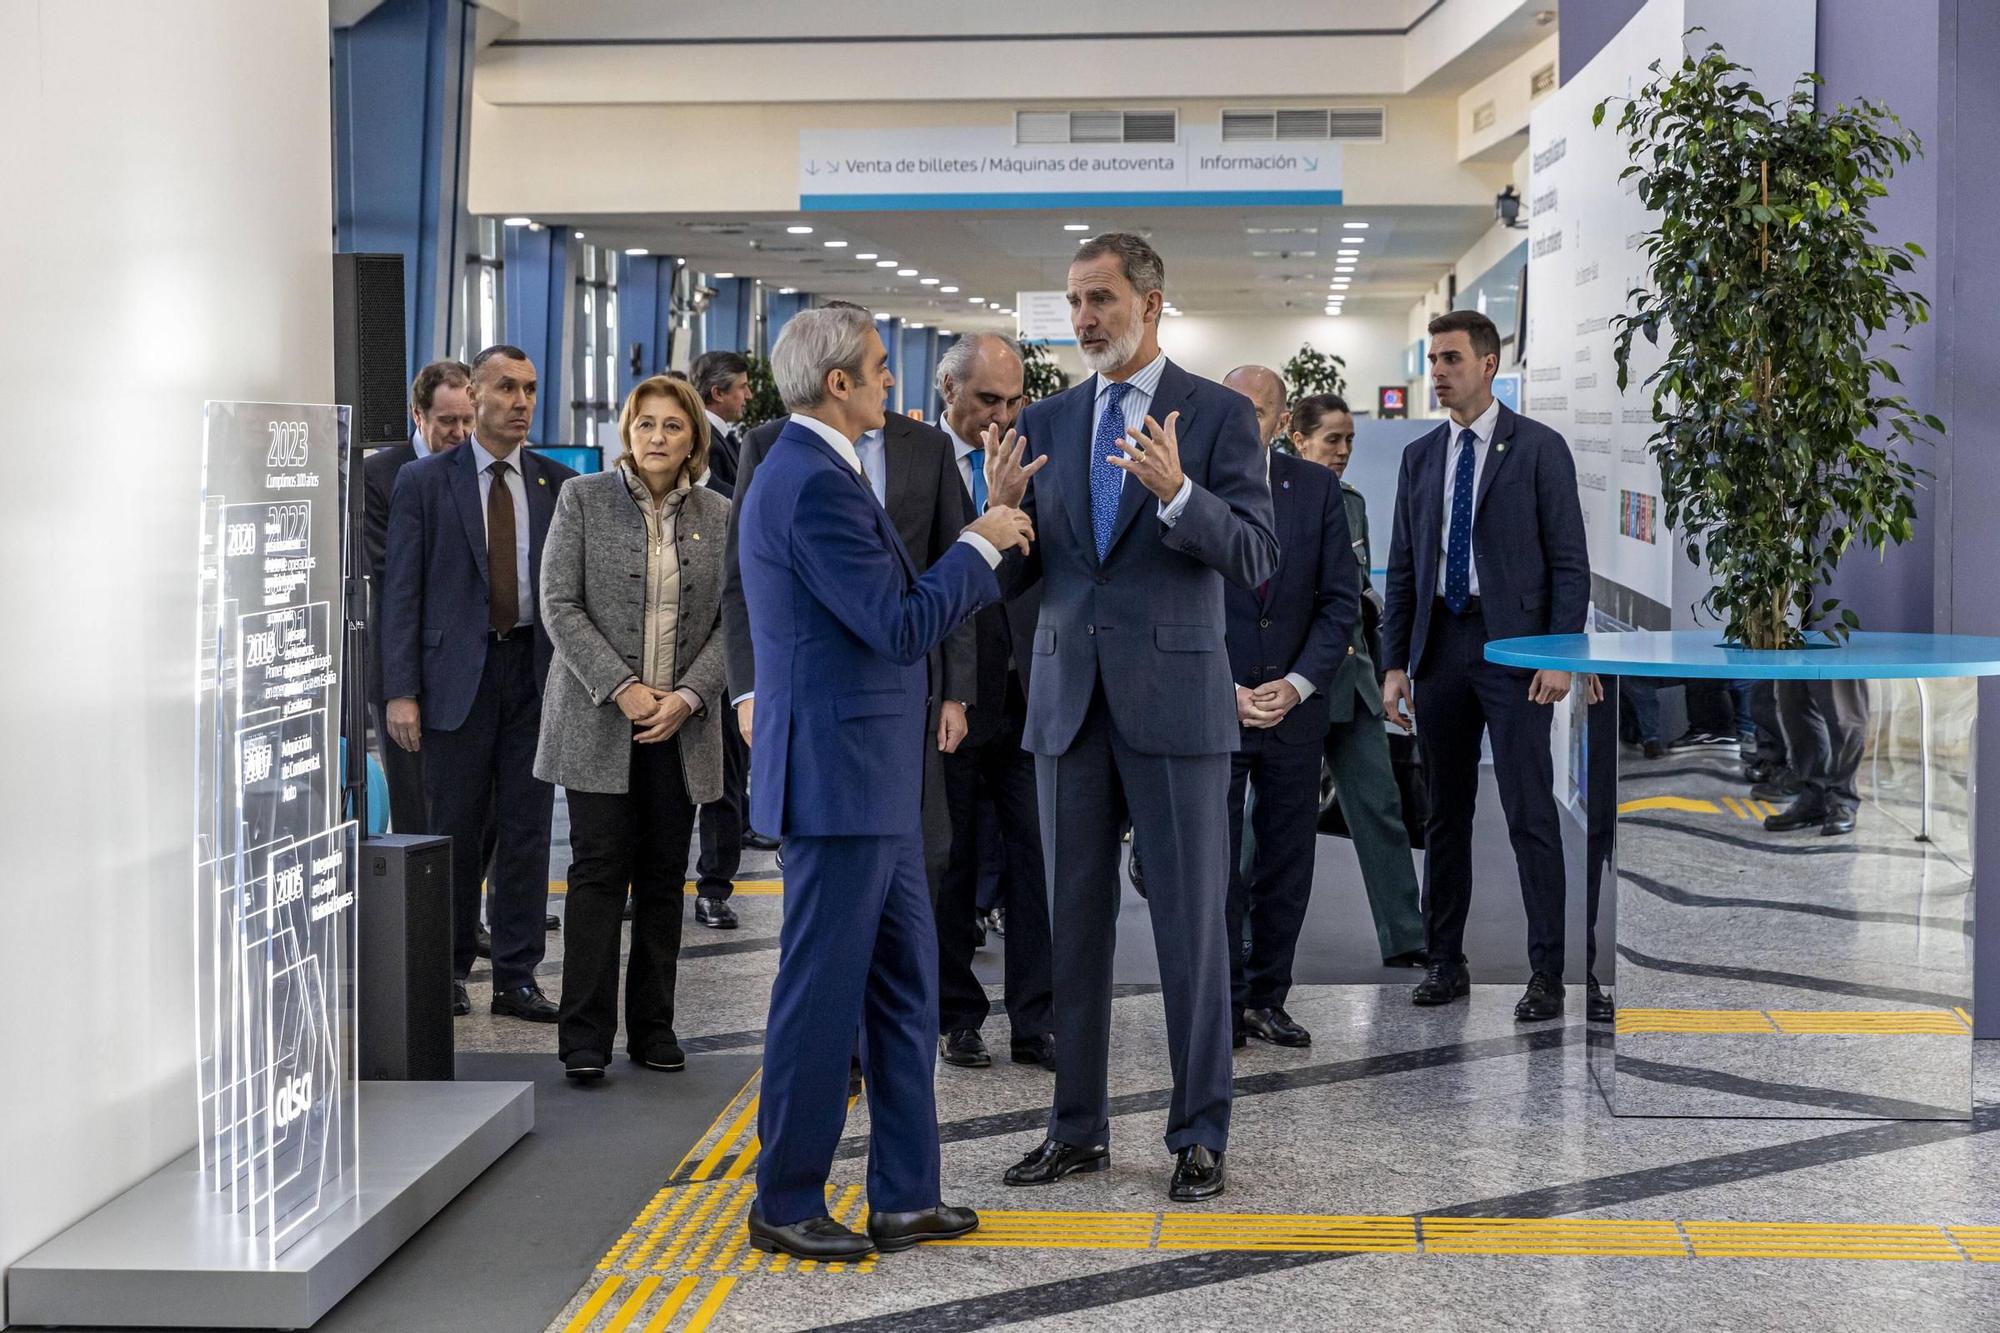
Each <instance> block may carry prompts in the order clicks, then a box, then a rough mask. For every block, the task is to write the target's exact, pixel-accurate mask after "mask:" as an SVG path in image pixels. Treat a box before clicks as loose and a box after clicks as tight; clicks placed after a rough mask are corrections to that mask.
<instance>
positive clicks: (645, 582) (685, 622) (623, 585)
mask: <svg viewBox="0 0 2000 1333" xmlns="http://www.w3.org/2000/svg"><path fill="white" fill-rule="evenodd" d="M618 433H619V436H620V438H621V439H623V441H624V444H625V452H624V454H623V455H622V456H621V457H620V458H619V459H618V462H617V464H616V465H615V466H614V467H612V468H610V469H609V470H608V471H605V472H599V473H593V474H589V475H586V476H581V477H577V478H575V479H573V480H572V481H571V482H570V483H569V484H568V485H567V486H565V487H563V491H562V494H561V495H560V496H559V497H558V498H557V501H556V516H555V521H554V522H553V523H551V524H550V526H549V535H548V539H547V542H546V544H545V546H544V548H543V551H542V623H543V624H544V625H545V626H547V627H548V632H549V638H550V639H552V640H554V642H555V649H556V653H555V662H554V665H552V666H551V667H550V669H549V680H548V686H547V688H546V690H545V691H544V692H543V698H542V731H541V745H540V748H539V750H538V751H537V753H536V755H535V776H536V777H538V778H541V779H543V780H544V781H547V782H553V783H558V784H560V785H561V786H562V787H563V788H565V789H566V790H567V792H568V800H569V839H570V853H571V861H570V870H569V910H568V915H567V918H566V921H565V929H564V931H563V939H564V947H563V981H562V1005H561V1010H560V1014H559V1016H558V1018H557V1024H558V1027H557V1049H558V1053H559V1054H560V1055H561V1057H562V1061H563V1068H564V1070H565V1071H566V1072H567V1073H568V1075H569V1076H570V1077H571V1078H573V1079H576V1080H577V1081H579V1082H583V1081H587V1080H590V1079H598V1078H602V1077H603V1076H604V1069H605V1065H606V1064H607V1063H608V1062H609V1059H610V1054H611V1045H612V1040H613V1039H614V1038H615V1037H616V1036H617V1032H618V951H619V930H620V919H621V916H622V914H623V911H624V906H625V891H626V886H627V885H628V884H629V885H630V886H631V891H632V908H633V912H632V957H631V960H630V962H629V964H628V965H627V967H626V971H625V1048H626V1051H627V1052H628V1053H629V1054H630V1055H631V1057H632V1058H633V1059H634V1060H636V1061H638V1062H639V1063H641V1064H644V1065H645V1066H647V1067H648V1068H651V1069H679V1068H681V1067H682V1066H683V1065H685V1064H686V1063H687V1057H686V1056H685V1055H684V1054H683V1053H682V1051H681V1048H680V1043H679V1041H678V1039H677V1038H676V1037H675V1035H674V972H675V968H676V964H677V961H678V957H679V954H680V947H681V910H682V909H681V901H682V892H683V885H684V883H685V876H686V873H687V860H688V844H689V841H690V839H691V838H692V836H693V833H694V821H695V807H696V806H697V805H700V804H702V803H703V802H705V801H712V800H715V799H716V798H717V797H719V796H720V795H721V794H722V737H721V733H720V732H719V731H718V730H717V728H718V726H719V725H720V724H719V722H718V719H719V718H726V717H727V716H728V714H729V708H728V705H727V701H726V700H725V699H724V698H723V694H724V687H723V652H722V629H721V605H722V557H723V551H724V549H725V547H724V541H723V539H724V537H725V536H726V535H727V532H728V528H729V501H727V500H725V499H724V498H722V496H720V495H718V494H717V493H716V492H714V491H712V490H710V489H708V488H707V487H705V486H698V485H696V484H695V483H696V482H697V480H698V479H699V478H700V477H701V476H702V474H703V472H704V470H705V469H706V468H707V465H708V445H709V439H708V418H707V416H706V414H705V413H704V412H703V411H702V407H701V403H700V401H699V400H698V399H697V398H696V397H695V396H694V391H693V390H692V389H691V388H690V387H689V386H688V385H687V384H686V383H685V382H683V381H679V380H672V379H668V378H667V377H665V376H664V375H661V376H655V377H654V378H652V379H649V380H646V381H645V382H643V383H642V384H640V385H639V386H638V387H637V388H635V389H633V390H632V396H631V397H630V398H628V399H626V400H625V408H624V411H623V412H621V413H620V414H619V418H618Z"/></svg>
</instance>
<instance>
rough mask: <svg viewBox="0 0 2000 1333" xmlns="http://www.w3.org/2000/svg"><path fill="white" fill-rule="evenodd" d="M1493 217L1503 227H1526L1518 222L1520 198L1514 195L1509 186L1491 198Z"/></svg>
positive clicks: (1511, 187)
mask: <svg viewBox="0 0 2000 1333" xmlns="http://www.w3.org/2000/svg"><path fill="white" fill-rule="evenodd" d="M1493 216H1494V217H1496V218H1498V219H1499V220H1500V225H1501V226H1503V227H1508V228H1521V227H1526V226H1527V225H1528V224H1527V223H1525V222H1522V221H1521V220H1520V217H1521V196H1520V195H1519V194H1517V193H1515V191H1514V187H1513V186H1511V185H1509V186H1508V187H1507V188H1506V189H1504V190H1502V191H1501V192H1500V193H1499V194H1497V195H1495V196H1494V197H1493Z"/></svg>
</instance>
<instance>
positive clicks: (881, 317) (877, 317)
mask: <svg viewBox="0 0 2000 1333" xmlns="http://www.w3.org/2000/svg"><path fill="white" fill-rule="evenodd" d="M875 318H876V319H877V320H884V319H887V318H889V317H888V316H887V315H877V316H875Z"/></svg>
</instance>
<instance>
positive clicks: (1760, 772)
mask: <svg viewBox="0 0 2000 1333" xmlns="http://www.w3.org/2000/svg"><path fill="white" fill-rule="evenodd" d="M1777 776H1778V770H1777V769H1776V768H1774V767H1772V766H1771V764H1770V762H1769V761H1768V760H1763V759H1752V760H1751V761H1750V762H1749V763H1747V764H1745V765H1743V780H1744V781H1745V782H1747V783H1749V784H1750V785H1751V786H1753V787H1758V786H1762V785H1763V784H1764V783H1766V782H1769V781H1771V780H1772V779H1773V778H1775V777H1777Z"/></svg>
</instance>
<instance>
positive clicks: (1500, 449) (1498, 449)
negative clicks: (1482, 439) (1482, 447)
mask: <svg viewBox="0 0 2000 1333" xmlns="http://www.w3.org/2000/svg"><path fill="white" fill-rule="evenodd" d="M1493 452H1494V453H1496V454H1504V453H1506V452H1507V444H1506V441H1504V440H1503V441H1501V442H1500V443H1499V444H1496V445H1494V446H1493Z"/></svg>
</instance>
